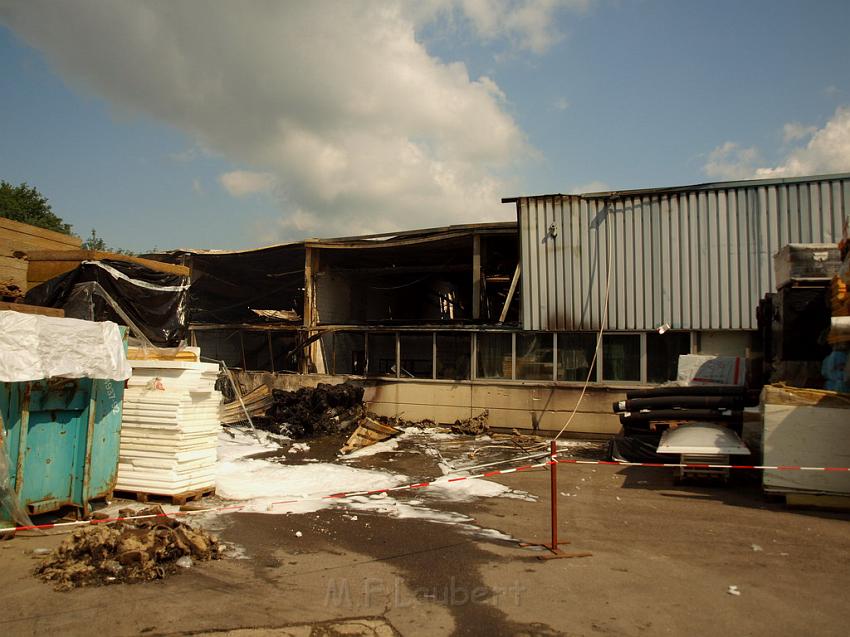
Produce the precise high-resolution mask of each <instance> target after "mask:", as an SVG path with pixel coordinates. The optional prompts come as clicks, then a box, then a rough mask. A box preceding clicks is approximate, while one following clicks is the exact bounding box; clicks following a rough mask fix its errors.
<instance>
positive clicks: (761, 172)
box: [703, 106, 850, 179]
mask: <svg viewBox="0 0 850 637" xmlns="http://www.w3.org/2000/svg"><path fill="white" fill-rule="evenodd" d="M782 133H783V139H784V140H785V141H786V143H787V142H793V141H798V142H799V141H802V140H805V139H808V140H809V141H808V143H807V144H806V145H805V146H797V147H795V148H793V149H791V150H790V151H788V153H787V154H786V156H785V157H784V158H783V159H782V160H781V161H780V162H779V163H778V164H777V165H776V166H763V165H760V164H764V160H763V159H762V157H761V153H760V152H759V150H758V149H757V148H755V147H749V148H743V147H741V146H740V145H739V144H737V143H735V142H725V143H724V144H722V145H720V146H718V147H717V148H715V149H714V150H713V151H711V153H709V155H708V161H706V163H705V165H704V166H703V171H704V172H705V173H706V174H707V175H709V176H710V177H718V178H722V179H763V178H770V177H801V176H805V175H824V174H829V173H838V172H847V171H850V106H840V107H839V108H838V109H837V110H836V111H835V114H834V115H833V116H832V117H831V118H830V119H829V121H827V123H826V124H825V125H824V126H823V128H817V127H815V126H804V125H802V124H800V123H798V122H790V123H788V124H785V125H784V126H783V128H782Z"/></svg>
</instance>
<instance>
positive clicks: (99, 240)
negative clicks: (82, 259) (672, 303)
mask: <svg viewBox="0 0 850 637" xmlns="http://www.w3.org/2000/svg"><path fill="white" fill-rule="evenodd" d="M82 248H83V250H100V251H101V252H108V251H109V248H107V247H106V241H104V240H103V237H99V236H97V232H95V229H94V228H92V229H91V235H90V236H89V238H88V239H86V240H85V241H83V245H82Z"/></svg>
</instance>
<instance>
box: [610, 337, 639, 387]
mask: <svg viewBox="0 0 850 637" xmlns="http://www.w3.org/2000/svg"><path fill="white" fill-rule="evenodd" d="M602 378H603V380H623V381H625V380H631V381H640V334H604V335H603V336H602Z"/></svg>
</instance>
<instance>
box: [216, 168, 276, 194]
mask: <svg viewBox="0 0 850 637" xmlns="http://www.w3.org/2000/svg"><path fill="white" fill-rule="evenodd" d="M218 181H219V183H221V185H222V186H223V187H224V189H225V190H226V191H227V192H228V193H230V194H231V195H232V196H234V197H245V196H247V195H256V194H260V193H269V192H271V191H272V190H273V189H274V187H275V178H274V175H272V174H270V173H255V172H251V171H249V170H234V171H232V172H229V173H223V174H221V175H219V177H218Z"/></svg>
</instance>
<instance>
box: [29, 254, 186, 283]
mask: <svg viewBox="0 0 850 637" xmlns="http://www.w3.org/2000/svg"><path fill="white" fill-rule="evenodd" d="M26 254H27V257H28V258H29V260H30V263H34V262H71V261H74V262H76V263H78V264H79V263H80V262H81V261H103V260H105V259H109V260H111V261H124V262H127V263H136V264H138V265H143V266H145V267H146V268H150V269H151V270H154V271H156V272H164V273H166V274H176V275H178V276H189V275H190V274H191V270H190V269H189V268H188V267H186V266H185V265H175V264H173V263H162V262H161V261H153V260H152V259H143V258H142V257H134V256H130V255H127V254H117V253H115V252H103V251H101V250H73V251H71V250H33V251H29V252H27V253H26ZM30 278H32V277H30Z"/></svg>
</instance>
